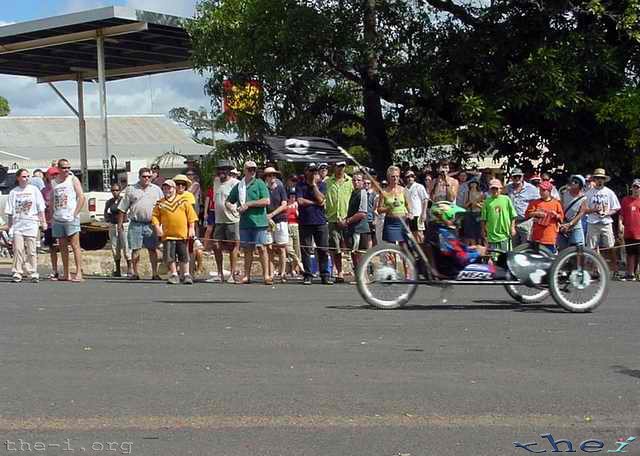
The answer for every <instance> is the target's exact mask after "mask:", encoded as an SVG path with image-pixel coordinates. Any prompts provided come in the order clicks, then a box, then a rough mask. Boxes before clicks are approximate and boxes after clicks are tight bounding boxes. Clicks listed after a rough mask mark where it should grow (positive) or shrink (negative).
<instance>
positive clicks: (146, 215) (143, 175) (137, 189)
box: [118, 168, 164, 280]
mask: <svg viewBox="0 0 640 456" xmlns="http://www.w3.org/2000/svg"><path fill="white" fill-rule="evenodd" d="M152 177H153V174H152V173H151V170H150V169H149V168H140V170H139V171H138V178H139V180H138V183H137V184H135V185H129V186H128V187H127V188H126V189H125V191H124V196H123V197H122V200H121V201H120V204H119V205H118V210H119V211H120V214H118V232H119V233H124V214H127V216H128V219H129V231H128V232H127V240H128V241H129V248H130V249H131V275H130V276H129V279H131V280H140V273H139V271H138V264H139V263H140V250H141V249H142V248H143V247H144V248H146V249H147V251H148V252H149V260H150V262H151V271H152V272H151V274H152V276H151V277H152V279H153V280H162V279H160V276H159V275H158V253H157V248H158V236H157V235H156V233H155V230H154V229H153V226H152V225H151V215H152V213H153V208H154V207H155V205H156V203H157V202H158V201H159V200H160V199H162V198H164V194H163V193H162V190H161V189H160V187H158V186H157V185H155V184H152V183H151V178H152Z"/></svg>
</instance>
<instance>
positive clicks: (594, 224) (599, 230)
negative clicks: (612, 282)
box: [583, 168, 620, 274]
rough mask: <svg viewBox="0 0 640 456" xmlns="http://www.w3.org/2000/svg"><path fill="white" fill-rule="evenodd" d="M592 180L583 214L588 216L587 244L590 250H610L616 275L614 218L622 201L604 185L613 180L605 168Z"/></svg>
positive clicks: (612, 266) (610, 260)
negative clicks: (592, 185) (593, 184)
mask: <svg viewBox="0 0 640 456" xmlns="http://www.w3.org/2000/svg"><path fill="white" fill-rule="evenodd" d="M591 178H592V180H593V181H594V182H595V186H594V187H593V188H591V189H589V190H587V192H586V193H585V197H586V199H585V202H584V203H583V211H584V212H583V213H584V214H587V242H586V244H587V247H589V248H590V249H597V248H604V249H608V250H607V256H608V257H609V263H610V267H611V270H612V271H613V273H614V274H616V273H617V271H618V261H617V256H616V251H615V250H614V249H611V247H614V246H615V244H616V239H615V236H614V234H613V218H612V216H613V215H615V213H616V212H618V211H619V210H620V201H619V200H618V197H617V196H616V194H615V193H614V192H613V190H611V189H610V188H609V187H606V186H605V185H604V184H605V183H606V182H609V180H611V178H610V177H609V176H607V173H606V172H605V170H604V169H603V168H597V169H596V170H595V171H594V172H593V174H592V175H591Z"/></svg>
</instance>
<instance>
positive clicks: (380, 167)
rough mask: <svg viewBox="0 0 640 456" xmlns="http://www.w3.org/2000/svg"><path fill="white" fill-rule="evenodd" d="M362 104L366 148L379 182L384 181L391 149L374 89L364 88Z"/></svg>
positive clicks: (389, 162)
mask: <svg viewBox="0 0 640 456" xmlns="http://www.w3.org/2000/svg"><path fill="white" fill-rule="evenodd" d="M363 103H364V133H365V139H366V146H367V150H368V151H369V156H370V157H371V162H372V165H373V168H374V169H375V170H376V172H377V173H378V180H380V181H381V180H383V179H386V172H387V168H388V167H389V165H391V147H390V146H389V137H388V136H387V130H386V129H385V124H384V118H383V117H382V102H381V101H380V96H379V95H378V94H377V93H376V91H375V90H374V89H372V88H367V87H364V88H363Z"/></svg>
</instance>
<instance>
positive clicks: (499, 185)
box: [489, 179, 502, 188]
mask: <svg viewBox="0 0 640 456" xmlns="http://www.w3.org/2000/svg"><path fill="white" fill-rule="evenodd" d="M489 188H502V182H500V179H491V180H490V181H489Z"/></svg>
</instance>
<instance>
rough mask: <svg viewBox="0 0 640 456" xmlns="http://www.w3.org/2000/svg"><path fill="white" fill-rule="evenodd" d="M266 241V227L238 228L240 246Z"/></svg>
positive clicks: (261, 243) (260, 243)
mask: <svg viewBox="0 0 640 456" xmlns="http://www.w3.org/2000/svg"><path fill="white" fill-rule="evenodd" d="M266 243H267V227H264V228H249V229H240V245H241V246H242V247H254V246H256V245H265V244H266Z"/></svg>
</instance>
